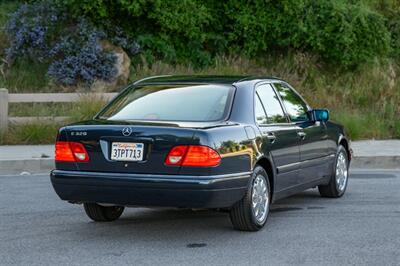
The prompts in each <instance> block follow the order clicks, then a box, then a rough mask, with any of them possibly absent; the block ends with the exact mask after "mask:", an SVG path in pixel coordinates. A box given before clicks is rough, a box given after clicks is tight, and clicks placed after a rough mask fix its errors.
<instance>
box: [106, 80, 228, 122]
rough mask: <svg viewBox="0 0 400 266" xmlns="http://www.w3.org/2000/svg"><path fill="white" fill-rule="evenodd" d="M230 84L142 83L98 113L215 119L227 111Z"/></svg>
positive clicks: (111, 117)
mask: <svg viewBox="0 0 400 266" xmlns="http://www.w3.org/2000/svg"><path fill="white" fill-rule="evenodd" d="M233 93H234V87H233V86H223V85H193V86H192V85H191V86H176V85H175V86H170V85H169V86H165V85H164V86H160V85H159V86H142V87H133V88H130V89H128V90H127V91H125V92H124V93H122V94H121V95H119V96H118V97H117V98H116V99H115V100H114V101H112V102H111V103H110V104H109V105H108V106H106V107H105V108H104V109H103V111H101V112H100V114H99V116H98V118H100V119H108V120H152V121H196V122H206V121H218V120H223V119H224V118H225V117H226V116H227V115H228V112H229V109H230V105H231V102H232V97H233Z"/></svg>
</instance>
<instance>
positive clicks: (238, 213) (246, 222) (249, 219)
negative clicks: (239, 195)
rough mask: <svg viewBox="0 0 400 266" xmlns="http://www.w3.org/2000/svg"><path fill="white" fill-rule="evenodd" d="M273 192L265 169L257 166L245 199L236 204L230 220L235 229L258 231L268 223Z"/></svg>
mask: <svg viewBox="0 0 400 266" xmlns="http://www.w3.org/2000/svg"><path fill="white" fill-rule="evenodd" d="M270 195H271V190H270V185H269V181H268V175H267V173H266V172H265V170H264V168H262V167H261V166H256V167H255V168H254V171H253V175H252V179H251V182H250V185H249V187H248V189H247V192H246V194H245V196H244V197H243V199H241V200H240V201H239V202H238V203H236V204H235V205H234V206H233V207H232V209H231V211H230V218H231V221H232V224H233V227H234V228H235V229H237V230H241V231H258V230H260V229H261V228H262V227H263V226H264V225H265V223H266V222H267V218H268V214H269V205H270V201H271V197H270Z"/></svg>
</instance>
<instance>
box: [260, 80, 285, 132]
mask: <svg viewBox="0 0 400 266" xmlns="http://www.w3.org/2000/svg"><path fill="white" fill-rule="evenodd" d="M257 94H258V96H259V97H260V100H261V102H262V105H263V106H264V109H265V112H266V113H267V123H264V124H276V123H287V122H288V121H287V118H286V116H285V113H284V112H283V109H282V106H281V104H280V102H279V99H278V96H277V95H276V93H275V91H274V89H273V88H272V86H271V85H270V84H263V85H260V86H258V87H257Z"/></svg>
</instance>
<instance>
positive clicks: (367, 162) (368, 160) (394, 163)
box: [351, 156, 400, 169]
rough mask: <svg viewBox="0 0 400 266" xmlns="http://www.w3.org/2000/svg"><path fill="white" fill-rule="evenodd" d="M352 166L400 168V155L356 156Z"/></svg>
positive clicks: (362, 167)
mask: <svg viewBox="0 0 400 266" xmlns="http://www.w3.org/2000/svg"><path fill="white" fill-rule="evenodd" d="M351 167H353V168H361V169H372V168H375V169H400V156H359V157H354V158H353V161H352V162H351Z"/></svg>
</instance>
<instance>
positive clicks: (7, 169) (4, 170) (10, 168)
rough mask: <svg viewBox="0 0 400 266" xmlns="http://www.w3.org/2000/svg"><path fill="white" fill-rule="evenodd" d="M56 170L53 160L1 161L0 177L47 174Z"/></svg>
mask: <svg viewBox="0 0 400 266" xmlns="http://www.w3.org/2000/svg"><path fill="white" fill-rule="evenodd" d="M52 169H54V159H53V158H37V159H26V160H0V175H12V174H21V173H23V172H27V173H30V174H35V173H46V172H50V170H52Z"/></svg>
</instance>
